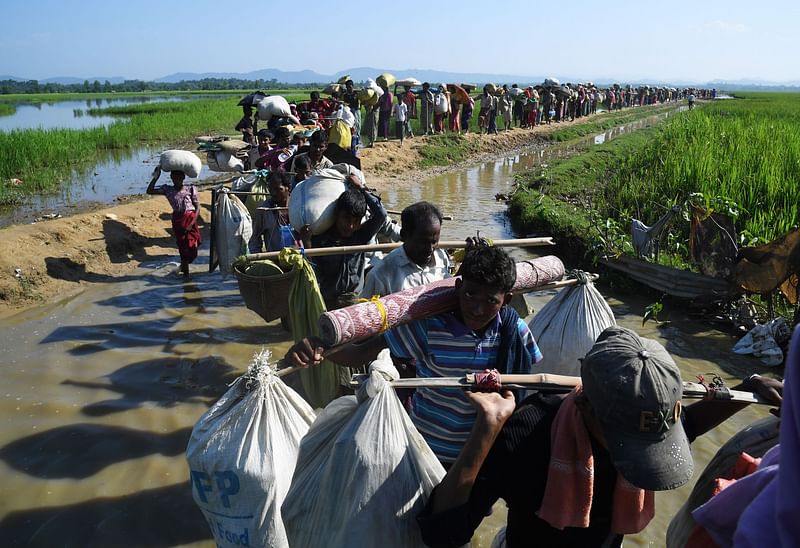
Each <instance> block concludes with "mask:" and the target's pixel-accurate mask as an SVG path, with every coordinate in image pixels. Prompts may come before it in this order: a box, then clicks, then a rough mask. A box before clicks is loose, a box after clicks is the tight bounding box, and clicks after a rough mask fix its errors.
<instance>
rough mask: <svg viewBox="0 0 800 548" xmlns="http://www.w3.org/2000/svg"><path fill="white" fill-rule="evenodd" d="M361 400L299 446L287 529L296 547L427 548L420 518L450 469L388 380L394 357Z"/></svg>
mask: <svg viewBox="0 0 800 548" xmlns="http://www.w3.org/2000/svg"><path fill="white" fill-rule="evenodd" d="M369 371H370V376H369V379H368V380H367V382H365V383H364V384H363V385H362V386H361V387H360V388H359V389H358V392H357V396H344V397H342V398H338V399H336V400H334V401H332V402H331V403H330V404H328V406H327V407H326V408H325V409H324V410H323V411H322V413H321V414H320V415H319V417H318V418H317V420H316V422H315V423H314V424H313V425H312V427H311V430H309V431H308V434H306V436H305V437H304V438H303V441H302V443H301V444H300V454H299V456H298V459H297V466H296V468H295V472H294V477H293V478H292V486H291V487H290V489H289V493H288V494H287V495H286V500H285V501H284V503H283V508H282V514H283V522H284V525H285V527H286V535H287V537H288V539H289V544H290V545H291V546H293V547H310V546H326V547H345V546H347V547H350V546H381V548H391V547H395V546H396V547H397V548H401V547H402V548H405V547H410V546H423V543H422V538H421V537H420V532H419V527H418V525H417V523H416V516H417V514H419V513H420V512H421V511H422V509H423V507H424V506H425V503H426V501H427V499H428V497H429V496H430V493H431V491H433V488H434V487H435V486H436V485H438V483H439V481H441V479H442V478H443V477H444V469H443V468H442V465H441V464H440V463H439V461H438V460H437V459H436V456H435V455H434V454H433V451H431V449H430V447H428V444H427V443H426V442H425V440H424V439H423V438H422V436H421V435H420V433H419V432H418V431H417V429H416V428H415V427H414V425H413V424H412V423H411V420H410V419H409V417H408V414H407V413H406V411H405V410H404V409H403V405H402V404H401V403H400V400H399V399H398V398H397V395H396V394H395V393H394V390H393V389H392V387H391V385H390V384H389V380H393V379H397V378H399V374H398V373H397V370H396V369H395V367H394V365H392V361H391V358H390V357H389V351H388V350H383V351H382V352H381V354H380V355H379V356H378V359H377V360H375V361H374V362H372V364H371V365H370V368H369Z"/></svg>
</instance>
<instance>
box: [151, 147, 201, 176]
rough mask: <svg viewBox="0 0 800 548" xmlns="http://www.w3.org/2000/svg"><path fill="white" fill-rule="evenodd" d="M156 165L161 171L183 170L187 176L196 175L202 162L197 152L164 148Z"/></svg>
mask: <svg viewBox="0 0 800 548" xmlns="http://www.w3.org/2000/svg"><path fill="white" fill-rule="evenodd" d="M158 165H159V166H160V167H161V171H183V172H184V173H185V174H186V176H187V177H197V176H198V175H200V170H201V169H203V162H201V161H200V158H198V157H197V154H195V153H194V152H189V151H188V150H165V151H164V152H162V153H161V157H160V158H159V161H158Z"/></svg>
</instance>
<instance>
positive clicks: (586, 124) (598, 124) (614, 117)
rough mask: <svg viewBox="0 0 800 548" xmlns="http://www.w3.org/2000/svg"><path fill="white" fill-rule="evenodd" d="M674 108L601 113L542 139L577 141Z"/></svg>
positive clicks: (644, 108) (632, 109) (649, 108)
mask: <svg viewBox="0 0 800 548" xmlns="http://www.w3.org/2000/svg"><path fill="white" fill-rule="evenodd" d="M676 106H677V104H676V103H668V104H664V105H657V106H648V107H637V108H626V109H625V110H619V111H614V112H603V113H600V114H599V115H598V116H592V117H591V118H587V119H583V121H582V122H581V123H579V124H575V125H572V126H569V127H564V128H561V129H556V130H555V131H552V132H550V133H548V134H547V135H545V137H544V138H545V139H548V140H550V141H556V142H565V141H572V140H573V139H578V138H580V137H584V136H586V135H592V134H595V133H599V132H602V131H607V130H609V129H613V128H615V127H618V126H621V125H625V124H630V123H632V122H636V121H638V120H641V119H643V118H647V117H649V116H654V115H657V114H660V113H662V112H669V111H672V110H675V108H676ZM579 120H581V119H579Z"/></svg>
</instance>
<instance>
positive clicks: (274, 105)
mask: <svg viewBox="0 0 800 548" xmlns="http://www.w3.org/2000/svg"><path fill="white" fill-rule="evenodd" d="M256 110H257V111H258V119H259V120H264V121H265V122H269V121H270V119H271V118H272V117H273V116H280V117H289V116H291V115H292V109H290V108H289V102H288V101H287V100H286V99H285V98H284V97H281V96H280V95H270V96H269V97H264V98H263V99H261V100H260V101H259V102H258V103H256Z"/></svg>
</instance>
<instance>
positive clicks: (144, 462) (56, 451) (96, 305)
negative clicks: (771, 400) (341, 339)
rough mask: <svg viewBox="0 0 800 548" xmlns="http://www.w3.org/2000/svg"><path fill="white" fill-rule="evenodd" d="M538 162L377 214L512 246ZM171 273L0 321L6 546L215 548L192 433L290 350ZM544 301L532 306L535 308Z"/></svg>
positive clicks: (729, 366) (481, 540)
mask: <svg viewBox="0 0 800 548" xmlns="http://www.w3.org/2000/svg"><path fill="white" fill-rule="evenodd" d="M592 139H593V138H592ZM592 139H589V140H590V141H591V140H592ZM565 153H567V152H561V151H555V152H554V154H565ZM548 154H549V153H543V152H533V153H530V154H526V155H520V156H514V157H510V158H506V159H502V160H498V161H496V162H489V163H486V164H483V165H481V166H477V167H474V168H472V169H469V170H466V171H463V172H459V173H453V174H449V175H446V176H443V177H439V178H437V179H434V180H432V181H430V182H426V183H423V184H421V185H419V186H418V187H415V188H407V189H403V190H390V191H388V192H385V193H384V199H385V201H386V203H387V204H390V205H398V206H400V205H404V204H408V203H410V202H412V201H414V200H420V199H427V200H431V201H433V202H436V203H438V204H440V205H441V208H442V210H443V211H444V212H445V213H446V214H450V215H453V216H454V217H456V220H454V221H449V222H445V225H444V228H443V237H445V238H448V239H450V238H463V237H465V236H467V235H470V234H473V233H474V232H475V231H476V230H481V233H482V234H484V235H486V236H489V237H495V238H499V237H504V236H510V235H512V233H511V229H510V225H509V224H508V223H507V222H506V219H505V216H504V209H505V206H504V205H503V204H502V203H501V202H497V201H495V199H494V195H495V194H496V193H499V192H502V193H507V192H508V191H509V189H510V178H511V175H512V173H513V171H514V169H519V168H521V167H526V166H529V165H532V164H534V163H536V162H546V161H548V160H549V156H548ZM205 254H206V255H207V250H206V253H205ZM514 254H515V256H517V257H518V258H523V257H526V256H528V254H527V252H525V251H522V250H517V251H515V252H514ZM202 259H203V258H202V257H201V260H202ZM174 260H175V257H171V256H162V257H153V258H152V260H151V262H150V263H149V264H147V265H145V267H144V268H142V269H140V270H139V271H137V272H136V273H134V274H131V275H129V276H126V277H124V278H115V279H103V278H102V277H101V276H100V275H98V276H97V281H98V282H106V283H98V284H95V285H93V286H92V288H91V289H90V290H87V291H85V292H84V293H81V294H78V295H76V296H73V297H71V298H69V299H67V300H64V301H62V302H58V303H53V304H48V305H44V306H42V307H39V308H37V309H33V310H30V311H27V312H24V313H22V314H20V315H17V316H14V317H11V318H7V319H4V320H0V347H1V348H2V349H3V359H2V364H3V366H4V367H3V370H2V378H3V383H2V386H3V388H2V390H0V417H2V420H3V426H4V428H3V429H2V431H0V477H2V478H3V482H2V485H1V486H0V539H3V544H4V545H33V546H49V545H52V544H58V545H64V546H142V545H145V546H166V545H187V544H195V545H198V546H211V545H212V543H211V541H210V535H209V532H208V530H207V526H206V524H205V521H204V520H203V518H202V516H201V515H200V513H199V512H198V511H197V510H196V508H195V506H194V504H193V502H192V500H191V494H190V490H189V484H188V482H187V473H188V472H187V467H186V464H185V460H184V455H183V451H184V449H185V446H186V442H187V440H188V436H189V433H190V429H191V426H192V425H193V424H194V422H195V421H196V420H197V418H198V417H199V416H200V414H201V413H203V411H204V410H205V409H207V407H208V406H209V405H210V404H211V403H212V402H213V401H215V399H216V398H217V397H218V396H219V395H220V394H221V393H222V392H223V391H224V390H225V388H226V384H227V383H229V382H230V381H231V380H232V379H233V378H235V377H236V376H237V375H239V374H241V373H242V372H243V371H244V370H245V368H246V366H247V363H248V361H249V359H250V357H251V356H252V355H253V353H254V352H256V351H258V350H259V349H260V348H261V347H262V345H266V346H268V347H269V348H271V349H272V350H273V351H274V353H275V354H276V355H282V354H283V352H285V350H286V348H287V347H288V340H287V339H288V338H287V335H286V333H285V332H283V331H282V330H281V328H280V327H279V326H278V325H275V324H269V325H267V324H265V323H264V322H263V321H262V320H261V319H260V318H259V317H258V316H256V315H255V314H254V313H252V312H250V311H248V310H246V309H244V308H243V307H242V306H241V301H240V297H239V294H238V290H237V288H236V284H235V281H233V280H232V279H227V280H223V279H222V278H221V276H220V274H219V273H214V274H206V273H204V272H203V271H204V270H205V267H204V265H202V264H196V265H194V268H195V269H196V274H195V276H194V278H193V280H192V281H191V282H188V283H183V282H182V280H179V279H178V278H176V277H174V276H173V275H172V274H171V272H172V271H173V270H174V269H175V267H176V264H175V263H174V262H173V261H174ZM568 266H569V265H568ZM601 290H602V291H604V294H605V295H606V296H607V297H608V299H609V302H610V303H611V305H612V307H613V308H614V311H615V313H616V314H617V318H618V320H619V322H620V323H621V324H623V325H626V326H629V327H633V328H636V329H637V330H639V331H640V332H642V333H643V334H644V335H646V336H650V337H654V338H657V339H658V340H660V341H661V342H662V343H664V344H665V345H666V347H667V348H668V349H669V350H670V351H671V352H672V353H673V355H674V356H675V358H676V360H677V361H678V363H679V365H680V367H681V369H682V371H683V373H684V376H685V377H686V378H691V377H693V376H694V374H696V373H698V372H703V373H708V372H711V371H714V372H722V373H723V375H724V376H725V377H726V378H728V379H731V378H733V377H739V376H743V375H744V374H745V373H746V372H748V371H749V368H750V366H751V362H750V361H748V360H745V359H736V358H734V357H733V356H732V355H731V353H730V351H729V349H730V346H731V344H732V340H731V339H730V338H728V337H727V336H725V335H722V334H720V333H718V332H715V331H712V330H710V329H709V328H708V326H706V325H703V324H701V323H697V322H691V321H687V320H685V319H684V318H682V317H681V316H680V315H679V314H677V313H675V314H672V315H671V316H669V317H668V318H667V319H669V320H672V321H671V322H670V323H668V324H665V325H662V326H658V327H657V326H656V325H655V324H653V323H652V322H651V323H648V324H647V325H646V326H644V327H642V326H641V314H642V312H643V309H644V306H646V305H647V304H648V303H647V301H646V300H643V299H641V298H640V297H638V296H636V295H630V294H621V293H616V292H613V291H609V290H607V288H603V287H602V286H601ZM549 297H551V295H543V294H536V295H534V296H531V297H530V300H531V303H532V304H533V305H534V306H535V307H536V308H541V306H542V305H543V304H544V302H546V300H547V299H548V298H549ZM763 413H764V411H763V410H747V411H746V412H742V413H740V414H739V415H738V416H737V417H735V418H734V419H731V420H729V421H728V422H726V423H725V424H723V425H722V426H721V427H719V428H718V429H716V430H715V431H714V432H712V433H711V434H709V435H707V436H706V437H705V438H704V439H701V440H699V441H698V442H697V443H696V444H695V447H694V449H695V456H696V460H697V467H698V469H700V468H702V466H704V463H705V462H706V461H707V460H708V459H709V458H710V457H711V455H712V454H713V452H714V451H715V448H716V447H717V446H718V445H719V444H720V443H721V442H722V441H724V440H725V439H727V438H728V437H730V436H731V435H732V434H733V433H734V432H736V431H737V430H738V429H739V428H741V427H742V426H744V425H745V424H747V423H749V422H751V421H752V420H753V419H755V418H756V417H760V416H763ZM688 492H689V491H688V488H684V489H682V490H679V491H676V492H672V493H668V494H665V495H663V496H662V495H659V497H658V503H657V504H658V516H657V518H656V520H654V522H653V523H652V524H651V525H650V527H648V529H647V530H645V531H644V532H643V533H642V534H640V535H637V536H635V537H631V538H630V539H626V545H627V544H632V545H651V544H652V545H655V546H661V545H663V538H664V531H665V530H666V525H667V524H668V522H669V519H670V518H671V516H672V515H673V514H674V512H675V510H676V509H677V507H678V506H679V505H680V504H681V503H682V501H683V500H684V499H685V497H686V496H687V494H688ZM503 517H504V509H503V507H502V504H498V505H496V511H495V512H494V515H492V516H490V517H489V518H487V519H486V520H485V522H484V524H483V525H482V527H481V529H480V530H479V532H478V534H477V535H476V538H475V541H474V544H475V545H476V546H489V543H490V540H491V538H492V536H493V535H494V533H495V531H496V530H497V529H498V528H499V526H500V525H501V524H502V523H503Z"/></svg>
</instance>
